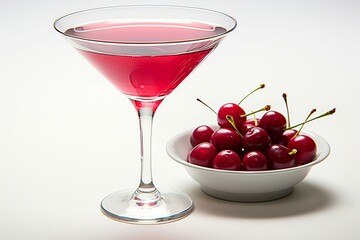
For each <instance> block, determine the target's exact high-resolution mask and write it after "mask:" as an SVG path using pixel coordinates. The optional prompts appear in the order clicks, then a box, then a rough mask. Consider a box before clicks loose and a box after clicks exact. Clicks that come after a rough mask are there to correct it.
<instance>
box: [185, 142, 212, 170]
mask: <svg viewBox="0 0 360 240" xmlns="http://www.w3.org/2000/svg"><path fill="white" fill-rule="evenodd" d="M216 154H217V149H216V147H215V146H214V145H213V144H211V143H209V142H203V143H199V144H198V145H196V146H195V147H194V148H192V149H191V150H190V152H189V154H188V157H187V161H188V162H189V163H192V164H196V165H199V166H203V167H211V166H212V163H213V159H214V158H215V156H216Z"/></svg>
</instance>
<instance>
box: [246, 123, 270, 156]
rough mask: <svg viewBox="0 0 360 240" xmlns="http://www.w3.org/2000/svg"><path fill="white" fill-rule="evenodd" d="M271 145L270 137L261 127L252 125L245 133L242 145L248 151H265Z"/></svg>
mask: <svg viewBox="0 0 360 240" xmlns="http://www.w3.org/2000/svg"><path fill="white" fill-rule="evenodd" d="M269 145H270V137H269V135H268V134H267V132H266V131H265V130H264V129H262V128H260V127H252V128H250V129H249V130H248V131H247V132H246V133H245V134H244V135H243V139H242V146H243V147H244V149H245V150H246V151H252V150H257V151H265V150H266V149H267V148H268V147H269Z"/></svg>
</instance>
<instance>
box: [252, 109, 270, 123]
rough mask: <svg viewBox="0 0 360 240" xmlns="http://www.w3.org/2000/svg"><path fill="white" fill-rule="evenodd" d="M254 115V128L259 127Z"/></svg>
mask: <svg viewBox="0 0 360 240" xmlns="http://www.w3.org/2000/svg"><path fill="white" fill-rule="evenodd" d="M269 110H270V109H269ZM253 114H254V124H255V127H257V126H258V125H259V122H258V120H257V118H256V115H255V113H253Z"/></svg>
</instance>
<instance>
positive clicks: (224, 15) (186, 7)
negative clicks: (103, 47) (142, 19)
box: [53, 4, 237, 46]
mask: <svg viewBox="0 0 360 240" xmlns="http://www.w3.org/2000/svg"><path fill="white" fill-rule="evenodd" d="M147 7H148V8H173V9H176V8H178V9H191V10H196V11H203V12H210V13H214V14H218V15H219V16H223V17H226V18H228V19H230V20H231V21H232V22H233V23H232V26H231V27H230V28H229V29H225V30H226V31H225V32H222V33H220V34H215V35H213V36H209V37H201V38H194V39H184V40H173V41H154V42H140V41H139V42H130V41H108V40H99V39H92V38H85V37H78V36H74V35H72V34H67V33H66V32H65V31H66V30H67V29H66V30H61V29H60V27H59V26H57V25H58V24H59V23H60V22H61V21H62V20H65V19H66V18H68V17H71V16H75V15H78V14H82V13H86V12H94V11H101V10H106V9H116V8H118V9H121V8H147ZM236 26H237V21H236V19H235V18H233V17H232V16H230V15H228V14H226V13H224V12H221V11H217V10H212V9H207V8H200V7H191V6H181V5H155V4H154V5H150V4H149V5H118V6H107V7H97V8H89V9H84V10H80V11H75V12H72V13H68V14H66V15H63V16H61V17H59V18H57V19H55V21H54V23H53V27H54V29H55V30H56V31H57V32H59V33H60V34H62V35H64V36H65V37H67V38H71V39H75V40H79V41H86V42H93V43H99V44H116V45H129V46H130V45H137V46H139V45H168V44H169V45H170V44H182V43H192V42H202V41H206V40H211V39H217V38H221V37H224V36H225V35H227V34H228V33H230V32H232V31H233V30H234V29H235V28H236Z"/></svg>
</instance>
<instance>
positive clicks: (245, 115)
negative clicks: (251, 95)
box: [240, 105, 271, 117]
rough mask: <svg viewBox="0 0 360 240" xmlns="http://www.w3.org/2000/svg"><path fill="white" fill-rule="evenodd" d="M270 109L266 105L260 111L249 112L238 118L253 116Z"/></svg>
mask: <svg viewBox="0 0 360 240" xmlns="http://www.w3.org/2000/svg"><path fill="white" fill-rule="evenodd" d="M270 109H271V106H270V105H266V106H265V107H263V108H260V109H258V110H256V111H252V112H250V113H246V114H242V115H240V117H247V116H250V115H253V114H255V113H258V112H261V111H269V110H270Z"/></svg>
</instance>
